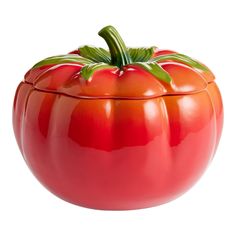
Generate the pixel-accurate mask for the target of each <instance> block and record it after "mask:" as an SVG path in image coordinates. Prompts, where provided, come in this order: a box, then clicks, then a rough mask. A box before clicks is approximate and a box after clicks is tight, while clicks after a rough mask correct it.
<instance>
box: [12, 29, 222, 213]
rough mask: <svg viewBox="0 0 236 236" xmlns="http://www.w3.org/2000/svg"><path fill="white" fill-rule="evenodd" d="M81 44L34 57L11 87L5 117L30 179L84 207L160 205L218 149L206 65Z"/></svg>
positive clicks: (114, 43) (113, 38) (114, 39)
mask: <svg viewBox="0 0 236 236" xmlns="http://www.w3.org/2000/svg"><path fill="white" fill-rule="evenodd" d="M99 35H100V36H102V37H103V38H104V39H105V40H106V42H107V44H108V47H109V50H105V49H102V48H96V47H91V46H83V47H80V48H79V49H78V50H76V51H73V52H72V53H69V54H66V55H60V56H54V57H50V58H47V59H44V60H42V61H40V62H39V63H37V64H36V65H35V66H34V67H33V68H32V69H30V70H29V71H28V73H27V74H26V76H25V79H24V81H23V82H21V83H20V85H19V86H18V89H17V92H16V95H15V100H14V108H13V125H14V132H15V136H16V139H17V142H18V145H19V148H20V150H21V153H22V155H23V157H24V159H25V161H26V163H27V165H28V166H29V168H30V169H31V171H32V172H33V174H34V175H35V176H36V178H37V179H38V180H39V181H40V182H41V183H42V184H43V185H44V186H45V187H46V188H47V189H48V190H50V191H51V192H53V193H54V194H55V195H57V196H59V197H60V198H62V199H64V200H66V201H68V202H71V203H74V204H77V205H80V206H84V207H89V208H95V209H109V210H124V209H138V208H145V207H151V206H155V205H159V204H162V203H165V202H167V201H170V200H172V199H174V198H176V197H178V196H179V195H181V194H182V193H184V192H185V191H186V190H188V189H189V188H190V187H191V186H192V185H193V184H194V183H195V182H196V181H197V180H198V179H199V177H200V176H201V175H202V174H203V172H204V171H205V169H206V168H207V166H208V164H209V163H210V162H211V160H212V158H213V155H214V153H215V150H216V148H217V145H218V142H219V139H220V135H221V130H222V121H223V108H222V100H221V96H220V92H219V89H218V87H217V85H216V83H215V82H214V75H213V74H212V72H211V71H210V70H209V69H208V68H207V67H206V66H204V65H203V64H201V63H200V62H198V61H196V60H193V59H191V58H190V57H187V56H185V55H183V54H179V53H176V52H173V51H169V50H160V49H158V48H156V47H150V48H127V47H126V46H125V44H124V42H123V40H122V39H121V37H120V35H119V34H118V32H117V31H116V30H115V29H114V28H113V27H112V26H107V27H105V28H103V29H102V30H101V31H100V32H99Z"/></svg>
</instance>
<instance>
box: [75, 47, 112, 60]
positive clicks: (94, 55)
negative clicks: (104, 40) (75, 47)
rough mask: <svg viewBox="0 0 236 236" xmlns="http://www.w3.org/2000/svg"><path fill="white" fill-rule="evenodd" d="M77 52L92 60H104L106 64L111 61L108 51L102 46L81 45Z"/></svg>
mask: <svg viewBox="0 0 236 236" xmlns="http://www.w3.org/2000/svg"><path fill="white" fill-rule="evenodd" d="M79 54H80V55H81V56H82V57H86V58H88V59H90V60H92V61H93V62H104V63H107V64H109V63H111V55H110V53H109V52H108V51H107V50H105V49H103V48H97V47H92V46H83V47H80V48H79Z"/></svg>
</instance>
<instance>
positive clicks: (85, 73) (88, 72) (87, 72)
mask: <svg viewBox="0 0 236 236" xmlns="http://www.w3.org/2000/svg"><path fill="white" fill-rule="evenodd" d="M108 68H117V67H116V66H112V65H109V64H106V63H103V62H100V63H93V64H88V65H86V66H84V67H83V68H82V69H81V71H80V74H81V76H82V77H83V78H84V79H85V80H88V79H89V78H90V77H92V76H93V74H94V72H95V71H98V70H102V69H108Z"/></svg>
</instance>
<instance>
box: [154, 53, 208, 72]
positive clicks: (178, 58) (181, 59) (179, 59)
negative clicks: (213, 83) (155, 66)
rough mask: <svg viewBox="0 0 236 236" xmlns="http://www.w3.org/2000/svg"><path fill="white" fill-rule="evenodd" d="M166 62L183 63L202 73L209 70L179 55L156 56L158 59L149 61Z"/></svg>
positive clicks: (189, 58)
mask: <svg viewBox="0 0 236 236" xmlns="http://www.w3.org/2000/svg"><path fill="white" fill-rule="evenodd" d="M166 60H172V61H177V62H181V63H184V64H186V65H188V66H190V67H193V68H196V69H200V70H203V71H209V69H208V68H207V67H206V66H204V65H203V64H201V63H199V62H198V61H196V60H194V59H192V58H191V57H188V56H186V55H183V54H179V53H174V54H169V55H162V56H158V57H155V58H153V59H151V60H150V61H153V62H161V61H166Z"/></svg>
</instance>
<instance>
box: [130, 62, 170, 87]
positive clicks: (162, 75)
mask: <svg viewBox="0 0 236 236" xmlns="http://www.w3.org/2000/svg"><path fill="white" fill-rule="evenodd" d="M132 65H137V66H140V67H142V68H143V69H144V70H146V71H148V72H149V73H151V74H152V75H154V76H155V77H156V78H157V79H160V80H162V81H165V82H166V83H170V82H171V77H170V75H169V74H168V73H167V72H166V71H165V70H164V69H163V68H162V67H161V66H160V65H158V64H157V63H156V62H136V63H133V64H132Z"/></svg>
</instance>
